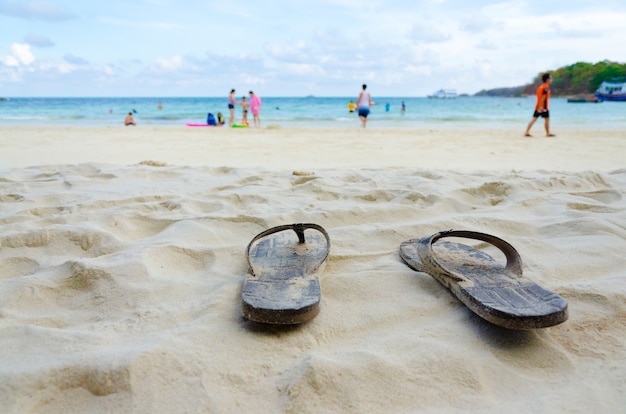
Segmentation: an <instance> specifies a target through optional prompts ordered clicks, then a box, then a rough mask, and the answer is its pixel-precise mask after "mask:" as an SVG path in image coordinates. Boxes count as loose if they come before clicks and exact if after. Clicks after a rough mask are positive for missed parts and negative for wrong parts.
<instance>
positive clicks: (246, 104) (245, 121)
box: [238, 96, 250, 124]
mask: <svg viewBox="0 0 626 414" xmlns="http://www.w3.org/2000/svg"><path fill="white" fill-rule="evenodd" d="M238 104H239V105H241V107H242V108H243V116H242V117H241V123H242V124H248V108H250V102H247V101H246V97H245V96H242V97H241V102H238Z"/></svg>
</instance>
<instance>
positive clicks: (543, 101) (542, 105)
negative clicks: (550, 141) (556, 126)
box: [524, 73, 555, 137]
mask: <svg viewBox="0 0 626 414" xmlns="http://www.w3.org/2000/svg"><path fill="white" fill-rule="evenodd" d="M541 80H542V81H543V83H542V84H541V85H540V86H539V87H538V88H537V104H536V105H535V113H534V114H533V119H531V120H530V122H529V123H528V127H527V128H526V133H525V134H524V135H525V136H527V137H531V136H532V135H530V128H531V127H532V126H533V124H534V123H535V122H536V121H537V119H538V118H539V117H542V118H543V119H544V124H545V127H546V136H547V137H554V136H555V135H554V134H551V133H550V111H549V110H548V102H549V101H550V84H551V83H552V76H551V75H550V74H549V73H544V74H543V76H542V77H541Z"/></svg>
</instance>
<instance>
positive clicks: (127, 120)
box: [124, 112, 137, 126]
mask: <svg viewBox="0 0 626 414" xmlns="http://www.w3.org/2000/svg"><path fill="white" fill-rule="evenodd" d="M124 125H126V126H129V125H132V126H135V125H137V123H136V122H135V119H134V118H133V113H132V112H129V113H128V115H126V118H125V119H124Z"/></svg>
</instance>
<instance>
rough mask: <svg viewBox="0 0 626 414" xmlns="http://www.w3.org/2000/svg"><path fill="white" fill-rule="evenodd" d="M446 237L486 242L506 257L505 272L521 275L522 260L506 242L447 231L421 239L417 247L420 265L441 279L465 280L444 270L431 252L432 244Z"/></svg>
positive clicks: (497, 238)
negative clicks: (426, 267)
mask: <svg viewBox="0 0 626 414" xmlns="http://www.w3.org/2000/svg"><path fill="white" fill-rule="evenodd" d="M446 237H462V238H465V239H474V240H481V241H484V242H487V243H489V244H491V245H493V246H495V247H497V248H498V249H499V250H500V251H501V252H502V253H504V256H505V257H506V266H505V268H504V270H505V271H509V272H511V273H513V274H514V275H517V276H521V275H522V258H521V256H520V255H519V253H518V252H517V250H515V248H514V247H513V246H512V245H511V244H509V243H508V242H506V241H504V240H502V239H501V238H499V237H496V236H493V235H491V234H487V233H479V232H475V231H469V230H447V231H441V232H439V233H435V234H433V235H432V236H429V237H424V238H423V239H420V241H419V243H418V245H417V253H418V255H419V257H420V260H421V261H422V263H423V264H424V265H426V266H428V267H429V268H430V269H431V270H432V271H435V272H436V273H437V274H439V275H441V276H442V277H445V278H448V279H452V280H454V281H463V280H466V279H465V278H464V277H463V275H462V274H460V273H458V272H456V271H454V270H451V269H446V268H444V267H443V265H442V264H441V263H439V261H438V260H437V257H436V255H435V253H434V251H433V244H434V243H435V242H436V241H437V240H439V239H443V238H446Z"/></svg>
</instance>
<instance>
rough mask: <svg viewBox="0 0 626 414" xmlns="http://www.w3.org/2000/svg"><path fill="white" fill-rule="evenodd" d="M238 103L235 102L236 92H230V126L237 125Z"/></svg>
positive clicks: (232, 90)
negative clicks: (236, 107)
mask: <svg viewBox="0 0 626 414" xmlns="http://www.w3.org/2000/svg"><path fill="white" fill-rule="evenodd" d="M237 104H238V102H237V101H236V100H235V90H234V89H231V90H230V95H228V111H229V112H230V117H229V118H228V125H232V124H234V123H235V105H237Z"/></svg>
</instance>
